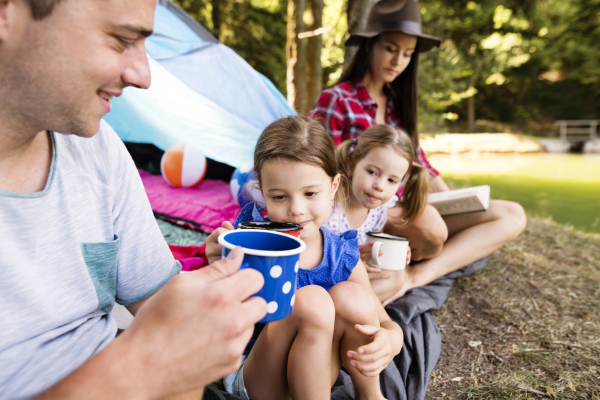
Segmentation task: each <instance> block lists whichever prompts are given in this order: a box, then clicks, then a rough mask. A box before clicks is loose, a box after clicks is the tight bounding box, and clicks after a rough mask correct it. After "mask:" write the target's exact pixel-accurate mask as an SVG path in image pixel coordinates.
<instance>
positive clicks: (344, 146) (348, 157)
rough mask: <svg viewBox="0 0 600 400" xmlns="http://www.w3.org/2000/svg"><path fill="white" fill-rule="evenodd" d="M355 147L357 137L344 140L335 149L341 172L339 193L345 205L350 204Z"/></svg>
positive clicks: (338, 167)
mask: <svg viewBox="0 0 600 400" xmlns="http://www.w3.org/2000/svg"><path fill="white" fill-rule="evenodd" d="M355 148H356V139H349V140H345V141H344V142H342V143H341V144H340V145H339V146H338V148H337V150H336V151H335V161H336V164H337V169H338V172H339V174H340V186H339V189H338V194H339V199H340V200H341V203H342V204H341V205H342V206H343V207H344V206H346V204H348V200H349V199H350V187H351V185H350V182H351V179H350V175H351V172H352V168H354V163H353V158H354V157H353V154H352V153H353V152H354V149H355ZM351 164H352V165H351Z"/></svg>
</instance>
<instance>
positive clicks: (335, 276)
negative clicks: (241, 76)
mask: <svg viewBox="0 0 600 400" xmlns="http://www.w3.org/2000/svg"><path fill="white" fill-rule="evenodd" d="M265 219H266V218H263V217H262V215H261V213H260V211H259V209H258V207H257V206H256V204H255V203H249V204H246V206H244V208H243V209H242V211H241V212H240V215H239V216H238V218H237V219H236V221H235V224H234V227H235V228H236V229H237V227H238V225H239V224H240V223H242V222H248V221H264V220H265ZM320 229H321V234H322V235H323V260H322V261H321V263H320V264H319V266H317V267H316V268H313V269H302V268H300V269H299V270H298V284H297V289H300V288H302V287H304V286H307V285H318V286H321V287H323V288H324V289H325V290H329V289H331V288H332V287H333V286H335V285H336V284H337V283H339V282H344V281H347V280H348V278H349V277H350V275H351V274H352V271H353V270H354V267H356V264H357V263H358V260H359V259H360V252H359V251H358V240H357V237H356V231H355V230H349V231H346V232H344V233H342V234H340V235H336V234H335V233H333V232H331V231H329V230H328V229H326V228H323V227H321V228H320ZM263 327H264V324H257V325H256V327H255V329H254V334H253V335H252V340H251V341H250V343H248V346H247V347H246V351H245V352H244V354H248V353H250V349H251V348H252V346H253V345H254V342H255V341H256V339H258V335H259V334H260V332H261V331H262V328H263Z"/></svg>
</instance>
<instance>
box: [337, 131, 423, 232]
mask: <svg viewBox="0 0 600 400" xmlns="http://www.w3.org/2000/svg"><path fill="white" fill-rule="evenodd" d="M379 147H388V148H390V149H392V150H393V151H395V152H396V153H398V154H399V155H400V156H401V157H403V158H405V159H406V160H407V161H408V164H409V165H410V168H409V169H408V171H407V173H406V175H405V176H404V177H403V178H402V182H403V184H404V186H403V188H402V198H401V199H400V200H398V205H400V206H402V208H403V209H404V214H403V217H402V218H403V221H404V224H405V225H408V224H410V223H412V222H413V221H414V220H415V219H416V218H417V217H418V216H420V215H421V214H422V213H423V210H424V209H425V206H426V205H427V193H428V192H429V172H428V171H427V169H426V168H424V167H423V166H421V165H420V164H418V162H417V154H416V152H415V148H414V146H413V142H412V140H411V139H410V137H409V136H408V135H407V134H406V133H405V132H404V131H402V130H398V129H395V128H392V127H391V126H389V125H383V124H380V125H374V126H372V127H371V128H369V129H367V130H366V131H365V132H364V133H363V134H362V135H361V136H360V137H358V138H357V139H356V141H355V140H354V139H350V140H346V141H344V142H343V143H342V144H340V146H339V147H338V148H337V151H336V161H337V165H338V170H339V172H340V174H341V175H342V180H345V181H347V182H348V183H349V184H348V185H346V187H347V188H348V191H347V192H345V193H343V195H344V196H345V197H344V199H346V201H347V199H348V198H349V196H351V193H350V190H349V188H350V187H351V183H350V182H352V179H351V178H350V177H351V176H352V172H353V171H354V168H355V167H356V165H357V164H358V163H359V162H360V160H362V159H363V158H365V157H366V156H367V154H369V152H370V151H371V150H373V149H376V148H379Z"/></svg>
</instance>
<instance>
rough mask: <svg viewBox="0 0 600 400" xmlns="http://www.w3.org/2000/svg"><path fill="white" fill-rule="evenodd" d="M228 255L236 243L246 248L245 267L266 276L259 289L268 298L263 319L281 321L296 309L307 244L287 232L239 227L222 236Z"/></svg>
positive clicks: (243, 265) (243, 264)
mask: <svg viewBox="0 0 600 400" xmlns="http://www.w3.org/2000/svg"><path fill="white" fill-rule="evenodd" d="M219 244H220V245H221V246H223V251H222V253H221V254H222V256H223V257H226V256H227V255H228V254H229V252H230V251H231V250H233V249H234V248H235V246H240V247H242V249H243V250H244V261H243V262H242V267H241V268H254V269H256V270H258V271H259V272H260V273H261V274H262V275H263V277H264V278H265V285H264V286H263V288H262V289H261V290H260V291H259V292H258V293H256V296H259V297H262V298H263V299H265V301H266V302H267V315H266V316H265V317H264V318H263V319H262V320H260V322H261V323H267V322H272V321H278V320H280V319H284V318H285V317H287V316H288V315H290V314H291V313H292V310H293V308H294V299H295V294H296V284H297V276H298V268H299V265H300V253H302V252H303V251H304V250H305V249H306V244H304V242H303V241H302V240H300V239H298V238H296V237H293V236H291V235H287V234H285V233H280V232H274V231H263V230H254V229H248V230H236V231H229V232H225V233H223V234H221V235H220V236H219Z"/></svg>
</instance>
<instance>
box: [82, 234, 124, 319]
mask: <svg viewBox="0 0 600 400" xmlns="http://www.w3.org/2000/svg"><path fill="white" fill-rule="evenodd" d="M118 251H119V237H118V236H117V235H115V237H114V240H113V241H111V242H101V243H82V244H81V252H82V254H83V259H84V260H85V265H86V266H87V268H88V271H89V273H90V277H91V278H92V282H93V283H94V287H95V288H96V294H97V295H98V309H99V310H102V311H104V312H106V313H108V312H110V310H112V308H113V306H114V305H115V297H116V295H117V253H118Z"/></svg>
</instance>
